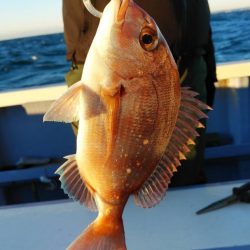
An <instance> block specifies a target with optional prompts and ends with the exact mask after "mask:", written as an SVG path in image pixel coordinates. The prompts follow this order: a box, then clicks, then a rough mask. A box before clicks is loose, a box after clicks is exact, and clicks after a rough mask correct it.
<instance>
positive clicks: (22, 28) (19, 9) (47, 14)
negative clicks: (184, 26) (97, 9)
mask: <svg viewBox="0 0 250 250" xmlns="http://www.w3.org/2000/svg"><path fill="white" fill-rule="evenodd" d="M71 1H72V0H71ZM209 4H210V9H211V12H217V11H224V10H231V9H236V8H250V0H226V1H225V0H209ZM0 9H1V15H0V40H4V39H11V38H17V37H25V36H32V35H39V34H49V33H57V32H62V31H63V22H62V0H23V1H22V0H9V1H6V0H0Z"/></svg>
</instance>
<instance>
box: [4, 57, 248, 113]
mask: <svg viewBox="0 0 250 250" xmlns="http://www.w3.org/2000/svg"><path fill="white" fill-rule="evenodd" d="M249 76H250V60H249V61H239V62H230V63H223V64H218V65H217V77H218V82H217V83H216V87H217V88H222V87H223V88H225V87H230V88H242V87H248V86H249ZM66 89H67V87H66V85H65V84H64V83H61V84H57V85H51V86H43V87H33V88H30V89H23V90H14V91H8V92H2V93H0V108H1V107H9V106H16V105H23V106H24V107H26V109H29V110H30V109H35V110H33V111H32V110H31V111H30V112H31V113H34V112H43V111H45V110H46V108H47V107H48V105H49V104H50V103H51V102H52V101H54V100H55V99H57V98H58V97H59V96H61V95H62V93H63V92H64V91H66ZM34 103H36V105H35V106H34V105H33V104H34ZM46 103H47V104H46ZM32 106H33V107H32Z"/></svg>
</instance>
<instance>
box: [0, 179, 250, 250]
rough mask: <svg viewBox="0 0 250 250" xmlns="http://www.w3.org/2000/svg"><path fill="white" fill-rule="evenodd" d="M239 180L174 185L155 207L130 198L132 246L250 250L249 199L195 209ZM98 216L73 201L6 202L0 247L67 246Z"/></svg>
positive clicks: (0, 211) (135, 249)
mask: <svg viewBox="0 0 250 250" xmlns="http://www.w3.org/2000/svg"><path fill="white" fill-rule="evenodd" d="M240 184H241V183H239V182H234V183H224V184H213V185H206V186H199V187H191V188H186V189H183V188H181V189H180V188H178V189H172V190H170V191H169V192H168V193H167V197H165V199H164V200H163V201H162V202H161V204H160V205H158V206H157V207H155V208H153V209H141V208H138V207H136V206H135V205H134V204H133V202H132V199H131V200H130V201H129V203H128V205H127V206H126V209H125V213H124V225H125V232H126V242H127V247H128V250H141V249H143V250H165V249H170V250H178V249H181V250H183V249H184V250H185V249H187V250H188V249H218V248H222V249H250V205H249V204H243V203H242V204H240V203H239V204H234V205H231V206H229V207H226V208H223V209H221V210H217V211H215V212H211V213H207V214H204V215H200V216H197V215H196V214H195V211H197V210H198V209H200V208H202V207H204V206H206V205H208V204H209V203H211V202H213V201H216V200H218V199H220V198H224V197H225V196H227V195H229V194H230V193H231V190H232V187H234V186H239V185H240ZM95 216H96V214H95V213H91V212H89V211H88V210H87V209H85V208H84V207H82V206H80V205H79V204H78V203H76V202H71V201H69V200H65V201H60V202H58V201H57V202H43V203H36V204H27V205H20V206H9V207H2V208H0V242H1V247H0V248H1V249H4V250H15V249H16V250H31V249H32V250H34V249H35V250H57V249H58V250H59V249H65V248H66V247H67V246H68V245H69V244H70V242H71V241H72V240H73V239H74V238H75V237H76V236H77V235H78V234H79V233H80V232H81V231H82V230H83V229H84V228H85V227H86V226H87V225H88V224H89V223H90V222H91V221H92V220H93V219H94V218H95Z"/></svg>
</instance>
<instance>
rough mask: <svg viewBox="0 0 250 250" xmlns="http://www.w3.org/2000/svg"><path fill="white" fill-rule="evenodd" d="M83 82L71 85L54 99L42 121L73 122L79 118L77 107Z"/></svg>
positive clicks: (81, 93) (81, 94)
mask: <svg viewBox="0 0 250 250" xmlns="http://www.w3.org/2000/svg"><path fill="white" fill-rule="evenodd" d="M83 91H84V84H83V82H81V81H79V82H77V83H75V84H74V85H72V86H71V87H70V88H69V89H68V90H67V91H66V92H65V93H64V94H63V95H62V96H61V97H60V98H59V99H58V100H56V101H55V102H54V103H53V104H52V105H51V107H50V108H49V110H48V111H47V112H46V114H45V115H44V117H43V121H58V122H67V123H69V122H75V121H78V120H79V107H80V105H79V104H80V102H81V99H82V97H83Z"/></svg>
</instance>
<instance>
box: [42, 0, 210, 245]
mask: <svg viewBox="0 0 250 250" xmlns="http://www.w3.org/2000/svg"><path fill="white" fill-rule="evenodd" d="M196 95H197V94H196V93H195V92H192V91H190V90H188V89H186V88H181V87H180V80H179V75H178V71H177V67H176V64H175V62H174V60H173V57H172V55H171V52H170V50H169V48H168V45H167V43H166V41H165V39H164V37H163V36H162V34H161V32H160V30H159V28H158V27H157V25H156V23H155V22H154V20H153V19H152V18H151V17H150V16H149V15H148V14H147V13H146V12H145V11H144V10H143V9H141V8H140V7H139V6H138V5H137V4H136V3H134V2H133V1H132V0H122V1H120V0H111V1H110V3H109V4H108V5H107V6H106V8H105V10H104V12H103V14H102V17H101V20H100V24H99V27H98V29H97V32H96V35H95V37H94V40H93V43H92V45H91V47H90V50H89V53H88V55H87V58H86V62H85V65H84V70H83V74H82V79H81V81H80V82H78V83H76V84H75V85H73V86H72V87H71V88H69V89H68V91H67V92H66V93H65V94H64V95H63V96H62V97H60V98H59V99H58V100H57V101H56V102H55V103H54V104H53V105H52V106H51V108H50V109H49V110H48V112H47V113H46V114H45V116H44V120H45V121H62V122H72V121H79V131H78V136H77V152H76V154H75V155H72V156H69V157H67V161H66V162H65V163H64V164H63V165H62V166H61V167H60V168H59V169H58V170H57V173H58V174H59V175H60V180H61V183H62V188H63V189H64V190H65V192H66V193H68V195H69V196H70V197H72V198H73V199H74V200H78V201H79V202H80V203H81V204H84V205H85V206H86V207H88V208H89V209H91V210H98V212H99V213H98V217H97V218H96V220H95V221H94V222H93V223H92V224H91V225H90V226H88V228H87V229H86V230H85V231H84V232H83V233H82V234H81V235H80V236H79V237H78V238H77V239H76V240H75V241H74V242H73V243H72V244H71V245H70V247H69V249H87V250H89V249H108V250H111V249H113V250H117V249H126V245H125V236H124V228H123V221H122V213H123V209H124V207H125V205H126V202H127V200H128V198H129V196H130V195H133V196H134V201H135V203H136V205H138V206H141V207H144V208H145V207H153V206H155V205H156V204H158V203H159V202H160V201H161V199H162V198H163V197H164V195H165V193H166V191H167V188H168V184H169V182H170V179H171V177H172V175H173V172H175V171H176V168H177V167H178V166H179V165H180V160H182V159H184V158H185V154H186V153H187V152H189V147H188V145H189V144H194V138H195V137H196V136H198V134H197V132H196V130H195V128H196V127H202V124H201V123H200V122H199V119H201V118H204V117H206V115H205V114H204V113H203V112H202V110H204V109H206V108H207V106H206V105H205V104H203V103H201V102H200V101H198V100H196V99H195V98H194V97H195V96H196Z"/></svg>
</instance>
